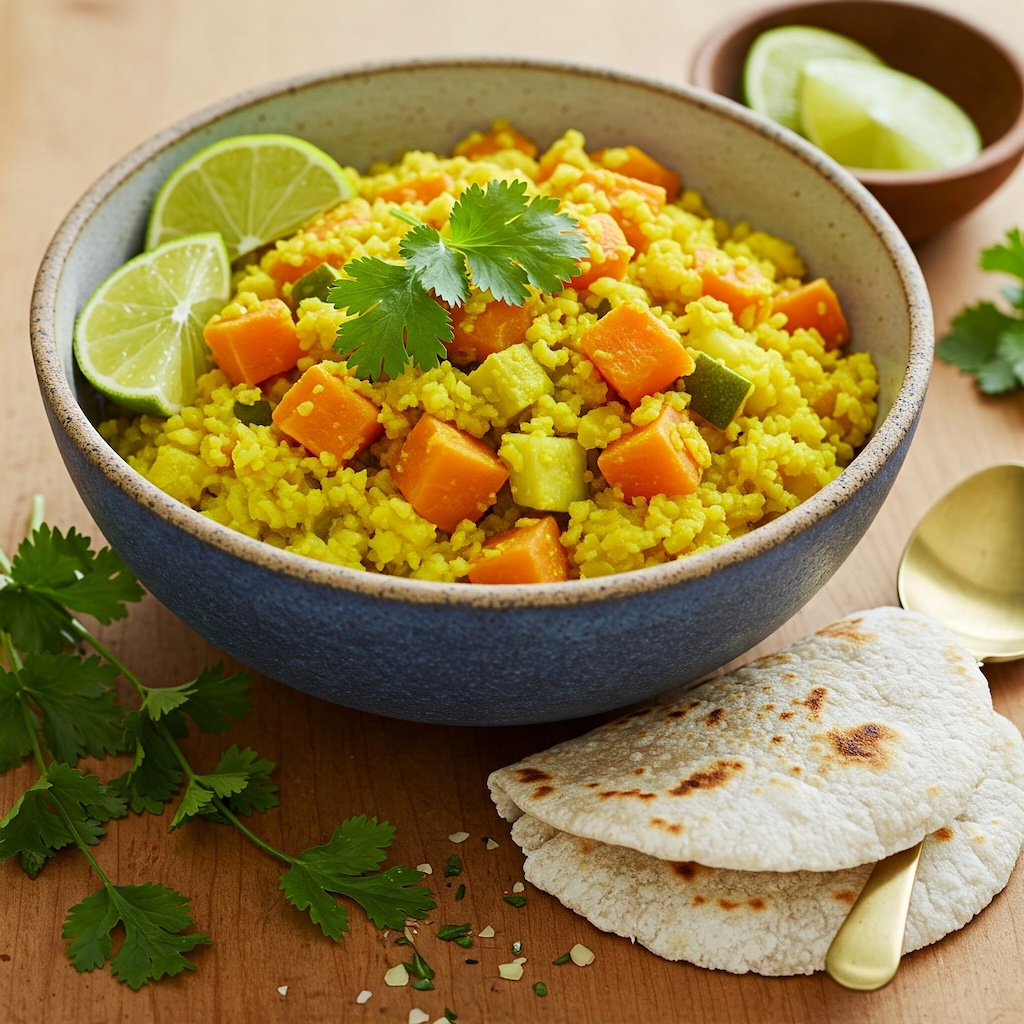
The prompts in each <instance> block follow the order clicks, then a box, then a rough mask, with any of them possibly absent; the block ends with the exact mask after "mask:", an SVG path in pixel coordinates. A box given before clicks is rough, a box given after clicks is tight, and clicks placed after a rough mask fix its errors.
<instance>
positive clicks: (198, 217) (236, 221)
mask: <svg viewBox="0 0 1024 1024" xmlns="http://www.w3.org/2000/svg"><path fill="white" fill-rule="evenodd" d="M354 194H355V186H354V183H353V179H352V174H351V172H350V171H348V170H346V169H345V168H343V167H342V166H341V165H340V164H338V163H337V161H335V160H334V159H333V158H332V157H331V156H329V155H328V154H327V153H325V152H324V151H323V150H321V149H319V148H318V147H316V146H314V145H313V144H312V143H311V142H307V141H306V140H305V139H300V138H296V137H295V136H292V135H279V134H273V133H268V134H262V135H236V136H232V137H231V138H227V139H221V140H220V141H218V142H214V143H212V144H210V145H209V146H206V147H204V148H203V149H201V150H199V152H197V153H195V154H193V155H192V156H191V157H189V158H188V159H187V160H185V161H184V162H183V163H182V164H180V165H179V166H178V167H177V168H176V169H175V170H174V171H173V172H172V173H171V175H170V176H169V177H168V178H167V180H166V181H165V182H164V184H163V185H162V186H161V188H160V191H159V192H158V193H157V195H156V198H155V200H154V201H153V208H152V210H151V212H150V218H149V224H148V227H147V231H146V248H147V249H151V248H155V247H156V246H158V245H161V244H162V243H164V242H167V241H169V240H170V239H173V238H180V237H184V236H187V235H192V234H195V233H197V232H201V231H217V232H218V233H219V234H220V235H221V236H222V237H223V238H224V242H225V245H226V246H227V248H228V254H229V256H230V258H231V260H232V261H234V260H236V259H238V258H239V257H240V256H244V255H246V254H248V253H250V252H253V251H254V250H256V249H259V248H260V247H261V246H264V245H266V244H268V243H269V242H273V241H275V240H276V239H278V238H283V237H284V236H286V235H290V234H292V233H293V232H294V231H296V230H298V229H299V228H301V227H302V226H303V224H305V223H307V222H308V221H309V220H310V219H311V218H313V217H315V216H316V215H317V214H319V213H322V212H323V211H324V210H328V209H330V208H331V207H332V206H335V205H337V204H338V203H339V202H341V201H342V200H344V199H348V198H350V197H351V196H352V195H354Z"/></svg>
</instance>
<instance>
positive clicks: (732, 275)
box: [693, 249, 772, 328]
mask: <svg viewBox="0 0 1024 1024" xmlns="http://www.w3.org/2000/svg"><path fill="white" fill-rule="evenodd" d="M693 262H694V266H695V267H696V269H697V272H698V273H699V274H700V281H701V288H702V289H703V291H704V294H705V295H710V296H711V297H712V298H714V299H718V300H720V301H721V302H724V303H725V304H726V305H727V306H728V307H729V309H730V310H731V311H732V315H733V319H734V320H735V321H736V323H738V324H740V326H742V327H748V328H749V327H752V326H753V325H754V324H755V323H758V322H760V321H761V320H763V319H765V317H767V316H768V314H769V313H770V312H771V308H772V283H771V281H770V280H769V279H768V278H767V277H765V276H764V274H762V273H761V271H760V270H759V269H758V268H757V266H756V265H755V264H753V263H744V264H740V265H737V264H736V263H735V262H734V261H732V260H730V259H729V257H728V256H726V254H725V253H724V252H722V251H721V250H718V249H695V250H694V253H693Z"/></svg>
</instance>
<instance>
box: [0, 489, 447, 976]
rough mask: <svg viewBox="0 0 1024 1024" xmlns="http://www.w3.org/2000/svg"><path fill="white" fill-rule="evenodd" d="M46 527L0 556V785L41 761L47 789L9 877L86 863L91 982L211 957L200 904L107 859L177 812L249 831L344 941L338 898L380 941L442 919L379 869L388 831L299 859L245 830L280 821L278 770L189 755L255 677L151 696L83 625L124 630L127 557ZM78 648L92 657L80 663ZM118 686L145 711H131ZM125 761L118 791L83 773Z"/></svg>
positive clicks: (250, 756) (236, 715)
mask: <svg viewBox="0 0 1024 1024" xmlns="http://www.w3.org/2000/svg"><path fill="white" fill-rule="evenodd" d="M33 518H34V522H33V524H32V527H31V529H30V535H29V536H28V537H27V538H26V539H25V540H23V541H22V542H21V544H20V545H19V547H18V550H17V553H16V554H15V556H14V558H13V559H10V560H9V559H8V558H7V556H6V555H5V554H4V553H3V552H2V551H0V771H6V770H7V769H10V768H13V767H16V766H18V765H20V764H21V763H22V762H23V761H24V760H25V759H26V758H32V759H33V760H34V762H35V765H36V768H37V776H38V777H37V779H36V780H35V781H34V782H33V783H32V784H31V785H30V786H29V787H28V788H27V789H26V790H25V791H24V792H23V793H22V794H21V796H19V797H18V799H17V800H16V801H15V803H14V805H13V806H12V807H11V808H10V809H9V810H8V811H7V812H6V813H5V814H4V815H3V817H2V818H0V862H2V861H4V860H7V859H8V858H12V857H16V858H18V859H19V861H20V864H21V867H22V869H23V870H24V871H25V872H26V874H28V875H29V877H31V878H34V877H36V875H38V873H39V872H40V871H41V870H42V868H43V867H44V866H45V865H46V863H47V862H48V861H49V860H50V859H51V858H53V857H54V856H55V855H57V854H58V853H59V852H60V851H62V850H64V849H66V848H70V847H75V848H76V849H77V850H78V851H79V853H80V854H81V855H82V856H84V857H85V859H86V860H87V861H88V863H89V865H90V867H91V868H92V870H93V871H94V873H95V874H96V876H97V877H98V878H99V880H100V888H99V889H97V890H96V891H94V892H92V893H91V894H90V895H88V896H86V897H85V899H83V900H82V901H81V902H80V903H78V904H77V905H76V906H74V907H72V908H71V909H70V911H69V912H68V914H67V917H66V919H65V922H64V927H63V937H64V938H65V939H66V940H68V946H67V954H68V957H69V959H70V960H71V962H72V964H73V965H74V966H75V967H76V968H77V969H78V970H79V971H91V970H94V969H96V968H98V967H102V966H103V965H105V964H109V966H110V970H111V972H112V973H113V974H114V976H115V977H117V978H118V979H119V980H121V981H123V982H125V983H126V984H128V985H129V986H131V987H132V988H134V989H138V988H140V987H142V985H144V984H146V983H147V982H149V981H154V980H158V979H160V978H163V977H166V976H173V975H176V974H180V973H181V972H182V971H184V970H195V967H196V965H195V964H194V963H193V962H192V960H190V959H189V957H188V955H187V954H189V953H191V952H192V951H193V950H194V949H195V948H196V947H197V946H201V945H208V944H210V943H211V941H212V940H211V939H210V937H209V936H208V935H205V934H203V933H201V932H199V931H195V930H193V927H194V922H193V919H192V916H191V913H190V910H189V899H188V897H187V896H184V895H182V894H181V893H179V892H177V891H176V890H174V889H172V888H169V887H167V886H164V885H161V884H159V883H157V882H144V883H142V884H117V883H115V882H114V881H113V880H112V879H111V878H110V876H109V874H108V873H107V871H106V869H105V868H104V867H103V866H102V864H101V862H100V858H99V854H98V852H96V850H95V848H96V847H97V846H98V845H99V843H100V841H101V839H102V837H103V836H104V834H105V825H106V824H107V822H109V821H110V820H112V819H115V818H120V817H123V816H124V815H126V814H128V813H129V812H134V813H143V812H149V813H153V814H161V813H163V812H164V811H165V810H166V809H167V808H168V806H169V805H171V804H172V803H174V802H175V801H176V807H175V809H174V812H173V814H172V815H171V820H170V823H169V830H173V829H176V828H179V827H182V826H184V825H187V824H189V823H190V822H193V821H199V820H203V819H205V820H206V821H208V822H219V823H223V824H228V825H231V826H233V827H235V828H237V829H238V830H239V831H240V832H241V833H242V834H243V835H245V836H246V837H247V838H248V839H250V840H251V841H252V842H254V843H255V844H256V845H257V846H259V847H260V848H261V849H262V850H263V851H264V852H266V853H267V854H269V855H270V856H272V857H274V858H276V859H278V860H280V861H281V862H282V863H283V865H284V866H285V867H284V871H283V874H282V875H281V881H280V886H281V889H282V891H283V892H284V895H285V898H286V899H287V900H288V901H289V902H290V903H291V904H292V905H293V906H295V907H296V908H297V909H298V910H300V911H304V912H307V913H308V914H309V917H310V919H311V920H312V922H313V923H314V924H316V925H318V926H319V927H320V930H321V931H322V932H323V933H324V935H326V936H327V937H329V938H332V939H334V940H335V941H340V939H341V938H342V937H343V936H344V935H345V934H346V932H347V931H348V930H349V922H348V912H347V910H346V908H345V906H344V905H343V904H342V903H341V902H340V900H339V899H338V897H342V898H344V899H346V900H350V901H351V902H353V903H355V904H356V905H358V906H360V907H361V908H362V909H363V910H364V911H365V913H366V915H367V917H368V918H369V919H370V920H371V921H372V922H373V923H374V924H375V925H377V926H378V927H380V928H395V929H400V928H402V927H403V926H404V925H405V922H406V920H407V919H408V918H415V919H422V918H424V917H425V916H426V915H427V913H428V912H429V911H430V910H432V909H433V908H434V902H433V900H432V899H431V897H430V893H429V891H428V890H427V889H425V888H423V887H421V886H419V885H418V884H417V883H418V882H419V881H420V880H421V879H422V878H423V877H424V876H423V873H422V872H420V871H415V870H412V869H410V868H407V867H403V866H401V865H397V866H393V867H390V868H388V869H387V870H384V871H381V870H379V869H380V867H381V864H382V863H383V861H384V860H385V858H386V851H387V849H388V847H389V846H390V845H391V843H392V841H393V839H394V834H395V832H394V829H393V827H392V826H391V825H389V824H388V823H387V822H378V820H377V819H376V818H369V817H367V816H365V815H360V816H357V817H353V818H349V819H347V820H346V821H344V822H343V823H342V824H341V825H339V826H338V827H337V828H336V829H335V831H334V833H333V835H332V836H331V838H330V840H329V841H328V842H327V843H326V844H324V845H323V846H315V847H312V848H310V849H308V850H305V851H303V852H301V853H299V854H298V855H292V854H289V853H286V852H284V851H282V850H279V849H277V848H275V847H274V846H272V845H271V844H270V843H268V842H266V841H265V840H264V839H262V838H260V837H259V836H258V835H257V834H256V833H255V832H253V831H252V830H251V829H250V828H249V827H248V826H247V825H246V824H245V823H243V822H242V820H241V817H240V816H243V817H244V816H248V815H251V814H252V813H254V812H263V811H267V810H269V809H271V808H273V807H275V806H277V803H278V800H277V795H276V786H275V785H274V783H273V781H272V778H271V775H272V772H273V769H274V765H273V763H272V762H270V761H267V760H265V759H263V758H260V757H259V755H258V754H257V753H256V752H255V751H253V750H251V749H249V748H245V749H239V748H238V746H237V745H231V746H229V747H228V748H227V749H226V750H225V751H224V752H223V753H222V754H221V755H220V757H219V759H218V761H217V763H216V765H215V766H213V768H212V769H211V770H208V771H199V770H197V768H196V767H194V766H193V765H192V763H191V762H190V761H189V759H188V758H187V756H186V754H185V752H184V749H183V742H184V741H185V740H186V739H187V737H188V735H189V733H190V731H191V729H192V728H193V727H194V728H195V729H198V730H199V731H200V732H203V733H220V732H224V731H225V730H227V729H229V728H230V727H231V724H232V722H233V721H235V720H238V719H240V718H242V717H244V715H245V713H246V711H247V710H248V707H249V700H248V688H249V677H248V676H247V675H245V674H243V673H238V674H227V673H226V671H225V670H224V668H223V667H222V666H215V667H212V668H208V669H204V670H203V671H202V672H200V673H199V675H198V676H197V677H196V678H195V679H193V680H190V681H189V682H187V683H185V684H183V685H180V686H167V687H159V688H153V687H148V686H146V685H145V684H143V683H142V681H141V680H140V679H139V678H138V677H137V676H136V675H135V674H134V673H133V672H132V671H131V670H130V669H129V668H128V666H126V665H125V664H123V663H122V662H121V661H120V660H119V659H118V658H117V656H116V655H115V654H114V653H113V652H112V651H110V650H109V649H108V648H107V647H105V646H104V644H103V643H102V642H101V641H100V640H99V639H98V638H97V637H96V636H94V635H93V634H92V633H91V632H90V631H89V630H88V629H87V627H86V626H85V625H83V624H82V623H81V622H80V621H79V619H78V618H77V617H76V613H85V614H88V615H90V616H92V617H93V618H95V619H96V620H97V621H99V622H101V623H109V622H113V621H115V620H117V619H120V618H123V617H124V616H125V615H127V614H128V609H127V605H128V603H129V602H132V601H137V600H139V599H140V598H141V596H142V589H141V587H139V585H138V583H137V581H135V579H134V577H133V576H132V575H131V573H130V571H129V570H128V569H127V567H126V566H125V565H124V564H123V563H122V562H121V561H120V559H119V558H118V557H117V555H116V554H114V552H112V551H110V550H109V549H101V550H99V551H93V550H92V549H91V547H90V542H89V540H88V538H86V537H83V536H82V535H80V534H77V533H76V532H75V531H74V530H73V529H72V530H69V531H68V533H66V534H63V533H61V532H60V531H59V530H56V529H51V528H50V527H49V526H47V525H46V524H44V523H42V522H41V519H42V515H41V508H38V507H37V509H36V512H35V513H34V516H33ZM71 643H74V644H76V645H79V646H82V645H84V646H85V647H88V648H91V652H92V653H89V654H88V655H85V654H82V655H79V654H77V653H72V652H69V651H68V649H67V648H68V645H69V644H71ZM119 680H123V681H125V682H126V683H127V684H128V687H129V690H130V692H131V693H132V694H133V696H134V700H133V705H134V706H128V705H125V704H122V703H120V702H119V701H118V698H117V687H118V684H119ZM116 754H127V755H128V756H129V757H130V759H131V760H130V764H129V766H128V768H127V770H126V771H124V772H123V773H122V774H121V775H119V776H117V777H116V778H113V779H111V780H110V781H106V782H105V781H103V780H101V779H100V778H99V777H98V776H97V775H93V774H87V773H86V772H84V771H83V770H82V769H80V768H79V767H78V762H79V761H80V759H82V758H83V757H86V756H89V757H92V758H95V759H99V760H102V759H105V758H107V757H109V756H111V755H116ZM115 945H116V947H117V948H116V950H115Z"/></svg>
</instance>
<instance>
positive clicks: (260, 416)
mask: <svg viewBox="0 0 1024 1024" xmlns="http://www.w3.org/2000/svg"><path fill="white" fill-rule="evenodd" d="M233 411H234V414H235V419H236V420H238V422H239V423H245V424H246V425H247V426H250V427H269V426H270V424H271V423H272V422H273V416H272V415H271V409H270V403H269V402H268V401H267V400H266V399H265V398H260V399H259V400H257V401H255V402H253V403H252V405H246V404H245V402H235V405H234V409H233Z"/></svg>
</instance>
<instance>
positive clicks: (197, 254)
mask: <svg viewBox="0 0 1024 1024" xmlns="http://www.w3.org/2000/svg"><path fill="white" fill-rule="evenodd" d="M230 295H231V264H230V261H229V259H228V252H227V248H226V246H225V244H224V240H223V239H222V238H221V236H220V235H219V234H217V233H215V232H204V233H201V234H196V235H190V236H186V237H184V238H179V239H173V240H172V241H170V242H166V243H164V244H162V245H160V246H158V247H156V248H155V249H152V250H148V251H146V252H143V253H141V254H140V255H138V256H135V257H134V258H132V259H130V260H129V261H128V262H127V263H124V264H122V266H120V267H119V268H118V269H117V270H115V271H114V272H113V273H112V274H111V275H110V276H109V277H107V278H106V279H105V280H104V281H102V282H101V283H100V285H99V287H98V288H97V289H96V290H95V291H94V292H93V294H92V295H91V296H90V297H89V299H88V300H87V302H86V303H85V305H84V306H83V307H82V311H81V313H79V315H78V318H77V320H76V322H75V330H74V339H73V347H74V354H75V359H76V361H77V362H78V366H79V368H80V369H81V371H82V374H83V375H84V376H85V378H86V380H88V381H89V382H90V383H91V384H92V385H93V387H95V388H96V390H97V391H99V392H100V393H101V394H103V395H105V396H106V397H107V398H109V399H111V400H112V401H114V402H116V403H117V404H118V405H121V406H122V407H124V408H126V409H129V410H131V411H134V412H143V413H149V414H152V415H157V416H170V415H172V414H173V413H175V412H178V411H179V410H180V409H181V408H182V406H184V405H186V404H188V403H189V402H191V401H192V399H193V397H194V395H195V390H196V381H197V380H198V378H199V376H200V375H201V374H202V373H204V372H206V370H208V369H209V367H210V353H209V349H208V348H207V345H206V342H205V341H204V340H203V328H204V326H205V325H206V322H207V321H208V320H209V318H210V317H211V316H212V315H213V314H214V313H216V312H219V311H220V310H221V309H222V308H223V306H224V305H225V304H226V303H227V301H228V299H229V298H230Z"/></svg>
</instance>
